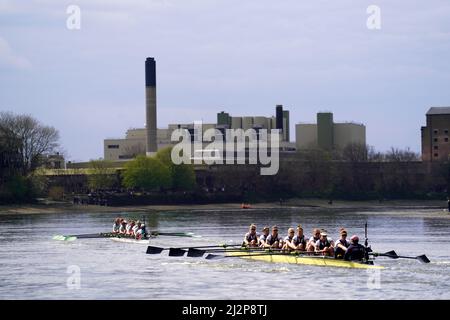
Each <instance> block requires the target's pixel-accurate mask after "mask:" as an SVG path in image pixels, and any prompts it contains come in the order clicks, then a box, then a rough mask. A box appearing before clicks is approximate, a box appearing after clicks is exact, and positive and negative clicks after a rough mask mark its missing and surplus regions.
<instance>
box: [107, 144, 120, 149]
mask: <svg viewBox="0 0 450 320" xmlns="http://www.w3.org/2000/svg"><path fill="white" fill-rule="evenodd" d="M108 149H119V145H118V144H109V145H108Z"/></svg>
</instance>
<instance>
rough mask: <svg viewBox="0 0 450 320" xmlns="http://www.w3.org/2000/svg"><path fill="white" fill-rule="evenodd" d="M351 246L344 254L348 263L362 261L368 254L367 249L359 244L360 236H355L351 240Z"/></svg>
mask: <svg viewBox="0 0 450 320" xmlns="http://www.w3.org/2000/svg"><path fill="white" fill-rule="evenodd" d="M350 242H351V243H350V246H349V247H348V248H347V251H346V252H345V254H344V260H346V261H355V260H357V261H360V260H362V259H363V258H364V256H365V254H366V248H364V246H363V245H360V244H359V238H358V236H356V235H354V236H352V237H351V238H350Z"/></svg>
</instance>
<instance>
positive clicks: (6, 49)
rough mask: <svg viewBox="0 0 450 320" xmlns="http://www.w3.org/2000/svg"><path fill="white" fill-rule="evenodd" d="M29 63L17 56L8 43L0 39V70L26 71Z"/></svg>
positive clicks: (29, 65) (29, 66)
mask: <svg viewBox="0 0 450 320" xmlns="http://www.w3.org/2000/svg"><path fill="white" fill-rule="evenodd" d="M28 68H31V62H30V61H28V59H26V58H24V57H21V56H19V55H17V54H16V53H15V52H14V51H13V50H12V48H11V46H10V45H9V43H8V42H7V41H6V40H5V39H4V38H2V37H0V69H28Z"/></svg>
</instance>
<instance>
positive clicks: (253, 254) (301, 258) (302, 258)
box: [226, 249, 384, 269]
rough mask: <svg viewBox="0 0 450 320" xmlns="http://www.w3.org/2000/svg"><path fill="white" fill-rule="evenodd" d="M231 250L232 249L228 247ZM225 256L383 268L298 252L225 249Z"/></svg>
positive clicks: (282, 261) (277, 261)
mask: <svg viewBox="0 0 450 320" xmlns="http://www.w3.org/2000/svg"><path fill="white" fill-rule="evenodd" d="M230 250H232V249H230ZM226 255H227V256H236V257H240V258H244V259H251V260H258V261H265V262H274V263H290V264H304V265H311V266H324V267H339V268H356V269H384V267H383V266H376V265H373V264H368V263H362V262H352V261H345V260H340V259H335V258H332V257H325V256H307V255H299V254H289V253H281V252H261V251H260V252H258V251H247V250H241V251H237V250H234V251H227V252H226Z"/></svg>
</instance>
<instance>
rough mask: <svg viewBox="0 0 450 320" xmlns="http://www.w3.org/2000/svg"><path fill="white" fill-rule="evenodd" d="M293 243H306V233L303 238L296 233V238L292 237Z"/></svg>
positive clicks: (296, 244)
mask: <svg viewBox="0 0 450 320" xmlns="http://www.w3.org/2000/svg"><path fill="white" fill-rule="evenodd" d="M292 243H293V244H294V245H295V246H298V245H299V244H303V245H306V239H305V235H302V237H301V238H299V236H298V235H295V236H294V238H292Z"/></svg>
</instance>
